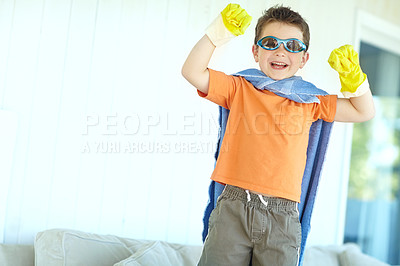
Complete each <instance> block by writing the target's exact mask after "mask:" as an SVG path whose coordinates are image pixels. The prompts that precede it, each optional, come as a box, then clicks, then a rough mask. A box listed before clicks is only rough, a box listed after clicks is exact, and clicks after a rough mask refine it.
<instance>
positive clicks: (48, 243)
mask: <svg viewBox="0 0 400 266" xmlns="http://www.w3.org/2000/svg"><path fill="white" fill-rule="evenodd" d="M149 242H150V241H145V240H144V241H142V240H134V239H126V238H120V237H117V236H111V235H97V234H90V233H84V232H80V231H74V230H63V229H52V230H46V231H43V232H40V233H38V234H37V235H36V239H35V261H36V264H35V265H36V266H48V265H52V266H59V265H60V266H61V265H62V266H78V265H79V266H81V265H96V266H103V265H104V266H110V265H113V264H115V263H117V262H119V261H121V260H123V259H125V258H127V257H129V256H130V255H132V254H134V253H135V252H136V250H138V249H139V248H140V247H141V246H143V244H148V243H149Z"/></svg>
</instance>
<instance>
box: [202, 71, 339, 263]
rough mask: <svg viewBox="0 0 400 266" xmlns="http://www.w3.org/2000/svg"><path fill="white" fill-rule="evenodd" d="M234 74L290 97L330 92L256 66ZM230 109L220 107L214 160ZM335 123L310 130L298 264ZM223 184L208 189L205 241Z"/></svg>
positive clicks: (308, 99)
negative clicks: (279, 77)
mask: <svg viewBox="0 0 400 266" xmlns="http://www.w3.org/2000/svg"><path fill="white" fill-rule="evenodd" d="M234 76H242V77H244V78H245V79H246V80H247V81H249V82H251V83H252V84H253V86H254V87H256V88H257V89H260V90H264V89H266V90H269V91H271V92H274V93H275V94H276V95H278V96H281V97H285V98H288V99H290V100H293V101H295V102H300V103H319V99H318V98H317V97H316V96H317V95H327V93H326V92H325V91H323V90H321V89H318V88H317V87H316V86H315V85H314V84H312V83H309V82H306V81H304V80H302V79H301V77H296V76H295V77H291V78H288V79H283V80H278V81H275V80H273V79H271V78H269V77H267V76H266V75H265V74H264V73H263V72H261V71H260V70H257V69H247V70H244V71H241V72H239V73H236V74H234ZM228 116H229V110H228V109H225V108H223V107H221V106H220V107H219V125H220V131H219V136H218V144H217V150H216V152H215V160H217V158H218V154H219V150H220V147H221V143H222V140H223V138H224V134H225V129H226V124H227V122H228ZM332 125H333V123H329V122H325V121H323V120H321V119H319V120H317V121H315V122H314V123H312V125H311V128H310V133H309V140H308V147H307V162H306V167H305V170H304V174H303V181H302V185H301V197H300V203H299V206H298V207H299V214H300V217H299V218H300V223H301V231H302V240H301V248H300V258H299V265H300V266H301V265H302V263H303V257H304V248H305V246H306V241H307V237H308V233H309V232H310V221H311V214H312V210H313V207H314V201H315V196H316V193H317V187H318V182H319V178H320V175H321V170H322V165H323V162H324V159H325V153H326V150H327V147H328V141H329V136H330V132H331V128H332ZM223 189H224V185H221V184H219V183H216V182H215V181H211V184H210V186H209V189H208V194H209V200H208V203H207V206H206V209H205V213H204V218H203V223H204V229H203V242H204V241H205V238H206V236H207V233H208V221H209V218H210V214H211V212H212V210H213V209H214V208H215V206H216V204H217V199H218V197H219V195H220V194H221V193H222V191H223Z"/></svg>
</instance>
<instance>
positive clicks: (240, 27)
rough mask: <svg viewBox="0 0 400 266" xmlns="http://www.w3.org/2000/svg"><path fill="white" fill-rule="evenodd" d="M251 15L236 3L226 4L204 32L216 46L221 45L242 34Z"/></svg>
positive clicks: (249, 21)
mask: <svg viewBox="0 0 400 266" xmlns="http://www.w3.org/2000/svg"><path fill="white" fill-rule="evenodd" d="M251 20H252V17H251V16H250V15H249V14H247V12H246V10H244V9H243V8H241V7H240V5H238V4H228V5H227V6H226V7H225V8H224V10H222V12H221V13H220V14H219V15H218V17H217V18H216V19H215V20H214V21H213V22H212V23H211V25H210V26H209V27H208V28H207V29H206V34H207V36H208V38H210V40H211V42H212V43H213V44H214V45H215V46H216V47H218V46H221V45H223V44H225V43H227V42H229V41H230V40H232V39H233V38H235V37H236V36H238V35H242V34H244V32H245V31H246V29H247V28H248V27H249V26H250V23H251Z"/></svg>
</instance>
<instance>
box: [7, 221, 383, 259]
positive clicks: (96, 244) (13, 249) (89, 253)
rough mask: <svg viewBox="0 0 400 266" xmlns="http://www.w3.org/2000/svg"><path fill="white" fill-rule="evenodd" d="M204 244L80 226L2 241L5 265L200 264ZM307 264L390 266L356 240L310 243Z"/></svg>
mask: <svg viewBox="0 0 400 266" xmlns="http://www.w3.org/2000/svg"><path fill="white" fill-rule="evenodd" d="M200 254H201V246H190V245H181V244H173V243H168V242H165V241H153V240H137V239H128V238H122V237H118V236H113V235H99V234H91V233H86V232H80V231H76V230H66V229H51V230H46V231H43V232H39V233H38V234H37V235H36V238H35V241H34V244H33V245H7V244H0V265H1V266H34V265H36V266H92V265H93V266H138V265H145V266H147V265H150V266H152V265H157V266H164V265H165V266H170V265H173V266H177V265H178V266H179V265H184V266H186V265H188V266H190V265H196V263H197V260H198V258H199V257H200ZM303 265H304V266H337V265H340V266H350V265H351V266H387V265H388V264H385V263H382V262H380V261H378V260H376V259H374V258H372V257H370V256H367V255H365V254H363V253H362V252H361V251H360V249H359V247H358V246H357V245H355V244H345V245H342V246H324V247H322V246H321V247H310V248H307V249H306V252H305V256H304V264H303Z"/></svg>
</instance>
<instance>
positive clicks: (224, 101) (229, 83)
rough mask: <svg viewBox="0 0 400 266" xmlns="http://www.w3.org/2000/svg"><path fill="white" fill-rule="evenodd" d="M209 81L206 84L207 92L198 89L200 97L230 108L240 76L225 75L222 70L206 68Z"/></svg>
mask: <svg viewBox="0 0 400 266" xmlns="http://www.w3.org/2000/svg"><path fill="white" fill-rule="evenodd" d="M208 70H209V73H210V81H209V85H208V94H205V93H203V92H201V91H199V90H197V93H198V94H199V96H200V97H203V98H205V99H207V100H210V101H212V102H213V103H216V104H218V105H220V106H222V107H224V108H226V109H230V107H231V104H232V102H233V99H234V97H235V93H236V90H237V88H238V87H239V86H240V82H241V78H239V77H234V76H229V75H226V74H225V73H223V72H220V71H215V70H212V69H208Z"/></svg>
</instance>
